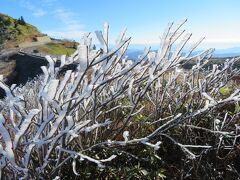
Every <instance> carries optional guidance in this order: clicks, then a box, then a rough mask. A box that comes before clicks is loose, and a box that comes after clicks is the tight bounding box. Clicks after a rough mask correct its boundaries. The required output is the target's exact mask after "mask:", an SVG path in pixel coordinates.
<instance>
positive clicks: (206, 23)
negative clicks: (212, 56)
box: [0, 0, 240, 49]
mask: <svg viewBox="0 0 240 180" xmlns="http://www.w3.org/2000/svg"><path fill="white" fill-rule="evenodd" d="M239 7H240V1H239V0H0V12H2V13H6V14H8V15H10V16H13V17H15V18H19V17H20V16H23V17H24V19H25V20H26V21H27V22H29V23H31V24H33V25H35V26H37V27H38V28H39V30H40V31H42V32H44V33H48V34H49V35H51V36H55V37H60V38H68V39H75V40H77V41H79V39H80V37H81V36H82V34H83V32H94V31H95V30H99V29H101V28H102V25H103V23H104V22H109V24H110V33H111V35H110V41H111V42H114V40H115V38H116V37H117V35H118V33H119V32H120V31H121V30H122V29H123V28H125V27H127V29H128V31H127V35H128V36H131V37H132V38H133V39H132V44H144V45H156V44H158V43H159V37H160V35H161V34H162V33H163V31H164V29H165V27H166V26H167V24H168V23H169V22H172V21H174V22H178V21H181V20H183V19H185V18H187V19H188V22H187V24H186V25H185V28H186V30H187V31H188V32H191V33H193V37H192V42H193V41H196V40H198V39H199V38H201V37H206V40H205V41H204V43H203V44H202V45H201V46H200V47H201V48H210V47H215V48H219V49H221V48H229V47H240V10H239Z"/></svg>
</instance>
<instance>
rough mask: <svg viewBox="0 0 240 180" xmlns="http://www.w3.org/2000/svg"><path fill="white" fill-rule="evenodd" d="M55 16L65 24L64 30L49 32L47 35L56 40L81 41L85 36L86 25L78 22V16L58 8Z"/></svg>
mask: <svg viewBox="0 0 240 180" xmlns="http://www.w3.org/2000/svg"><path fill="white" fill-rule="evenodd" d="M54 16H55V17H56V18H57V19H59V20H60V21H61V23H62V24H63V27H62V28H59V29H53V30H47V31H45V33H47V34H49V35H50V36H52V37H56V38H66V39H71V40H73V39H74V40H77V41H78V40H80V39H81V37H82V36H83V34H84V32H83V28H84V25H83V24H81V23H80V22H79V21H78V20H76V14H75V13H73V12H72V11H70V10H67V9H64V8H58V9H56V10H55V11H54Z"/></svg>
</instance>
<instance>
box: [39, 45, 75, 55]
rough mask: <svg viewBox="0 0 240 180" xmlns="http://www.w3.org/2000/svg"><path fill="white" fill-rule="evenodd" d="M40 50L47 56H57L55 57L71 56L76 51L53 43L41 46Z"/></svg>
mask: <svg viewBox="0 0 240 180" xmlns="http://www.w3.org/2000/svg"><path fill="white" fill-rule="evenodd" d="M39 50H40V51H41V52H44V53H46V54H55V55H63V54H66V55H71V54H72V53H74V51H75V49H74V48H70V47H65V46H64V45H62V44H53V43H49V44H46V45H43V46H40V47H39Z"/></svg>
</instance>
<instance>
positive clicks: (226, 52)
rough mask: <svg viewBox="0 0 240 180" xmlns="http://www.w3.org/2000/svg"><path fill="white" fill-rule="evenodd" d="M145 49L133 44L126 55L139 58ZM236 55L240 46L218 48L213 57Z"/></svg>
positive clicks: (154, 49)
mask: <svg viewBox="0 0 240 180" xmlns="http://www.w3.org/2000/svg"><path fill="white" fill-rule="evenodd" d="M151 49H152V51H157V50H156V49H157V48H156V47H154V48H151ZM143 50H144V46H143V45H142V46H140V45H138V46H136V47H134V46H132V47H130V48H129V49H128V50H127V53H126V55H127V56H128V58H129V59H137V57H138V56H139V55H141V54H142V53H143ZM186 51H187V49H184V50H183V53H184V52H186ZM202 51H203V50H196V51H194V52H193V54H196V53H200V52H202ZM236 56H240V47H232V48H226V49H216V50H215V51H214V52H213V57H215V58H228V57H236Z"/></svg>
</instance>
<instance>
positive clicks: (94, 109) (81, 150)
mask: <svg viewBox="0 0 240 180" xmlns="http://www.w3.org/2000/svg"><path fill="white" fill-rule="evenodd" d="M184 23H185V21H184V22H182V23H180V24H178V25H176V26H174V24H173V23H172V24H170V25H169V26H168V27H167V29H166V31H165V33H164V34H163V36H162V38H161V45H160V47H159V50H158V51H157V52H151V51H150V49H149V48H146V49H145V50H144V53H143V54H142V55H141V56H139V58H138V59H137V60H134V61H133V60H129V59H128V58H127V57H125V53H126V50H127V48H128V45H129V43H130V40H131V38H126V37H125V32H126V30H124V31H122V32H121V33H120V35H119V37H118V39H117V41H116V45H115V47H114V48H109V43H108V30H109V27H108V24H106V23H105V24H104V29H103V32H102V31H96V35H97V38H98V40H99V42H100V44H101V48H98V49H97V50H95V49H92V39H91V36H90V33H87V34H85V35H84V37H83V38H82V41H81V43H80V45H79V47H78V49H77V51H76V52H75V53H74V54H72V55H71V56H70V57H66V56H62V58H61V65H60V67H59V68H56V67H55V64H56V59H54V58H51V57H50V56H46V59H47V60H48V62H49V65H48V67H42V71H43V77H42V78H41V79H39V80H34V81H32V82H29V83H27V84H26V85H25V86H23V87H17V88H15V89H13V88H9V87H7V86H6V85H5V84H4V83H3V82H0V86H1V88H3V89H4V90H5V92H6V99H5V100H4V101H3V102H2V103H4V106H5V108H4V109H3V110H2V113H1V115H0V169H1V171H0V172H1V174H2V175H3V174H4V175H5V176H8V177H12V178H14V177H15V178H20V177H21V178H33V177H39V178H41V177H55V176H56V175H57V174H58V173H57V172H58V171H59V169H60V168H61V167H62V166H63V165H64V163H65V162H69V161H72V166H73V172H74V173H75V174H76V175H79V173H78V172H80V171H81V169H77V168H76V161H83V160H86V161H91V162H93V163H96V164H97V165H98V166H99V167H100V168H104V166H105V165H104V163H105V162H107V161H111V160H113V159H114V158H117V154H116V153H115V151H113V152H112V155H111V156H109V157H107V158H106V159H98V158H96V157H90V156H89V155H88V154H89V153H88V152H90V151H91V150H92V149H94V148H96V147H102V148H103V147H108V148H121V146H128V145H129V144H136V145H137V144H144V145H146V146H150V147H152V148H153V149H154V150H158V149H159V147H160V146H161V141H160V140H159V139H161V137H166V138H168V139H169V140H170V141H172V142H173V143H174V144H176V145H178V146H179V147H180V148H181V149H182V150H183V152H184V153H185V154H186V155H187V156H188V157H189V158H191V159H194V158H195V157H196V154H194V153H193V152H192V151H191V149H193V148H199V149H206V148H211V146H209V145H206V144H202V145H196V144H181V143H180V142H178V141H177V140H175V139H174V138H173V137H171V134H169V133H168V132H169V131H168V130H170V129H174V128H179V127H180V126H187V127H189V128H192V129H196V128H202V127H199V126H198V125H195V124H194V118H195V117H197V116H199V115H201V114H204V113H207V112H208V111H210V110H212V109H214V108H217V107H219V106H221V105H223V104H226V103H237V102H239V100H240V93H239V90H236V91H235V92H233V93H232V94H230V95H229V96H227V97H225V98H224V99H220V98H219V97H218V94H219V91H220V89H221V88H222V87H224V85H225V84H226V83H227V82H228V80H229V79H230V78H231V77H232V76H233V75H234V74H236V73H239V71H237V70H233V69H232V64H233V63H234V62H235V61H236V60H237V59H236V58H233V59H232V60H228V61H226V63H225V64H224V66H223V67H222V68H219V66H217V65H215V66H214V67H213V68H212V69H211V70H209V71H207V70H204V68H203V67H204V65H206V64H207V63H208V61H209V60H210V57H211V53H212V52H213V49H209V50H206V51H204V52H201V53H199V54H197V55H196V54H195V55H192V52H193V51H194V49H195V48H196V47H197V46H198V45H199V43H200V42H201V41H202V39H201V40H200V41H199V42H197V43H196V44H195V45H193V46H192V47H191V48H190V49H189V51H188V53H182V49H183V47H184V46H185V45H186V43H187V42H188V41H189V39H190V37H191V34H185V31H184V30H181V27H182V25H183V24H184ZM178 42H179V43H178ZM176 45H177V48H173V46H176ZM191 60H194V61H197V64H196V65H195V66H194V67H193V68H192V69H191V70H189V71H184V70H182V69H181V65H182V64H184V63H187V62H189V61H191ZM72 63H77V64H78V67H77V71H75V72H73V71H72V70H68V71H66V72H65V74H64V75H63V76H62V77H59V71H60V70H61V69H62V68H63V67H64V66H66V65H69V64H72ZM202 74H204V75H202ZM28 95H30V96H28ZM196 97H198V98H197V99H196ZM147 104H150V106H151V107H152V109H151V110H152V112H150V113H149V114H148V116H147V117H144V118H143V119H141V122H137V121H136V120H135V119H136V117H137V116H139V115H140V114H141V113H142V112H143V111H145V109H146V107H145V106H147ZM119 114H122V115H120V116H118V115H119ZM229 118H231V117H230V116H229V115H228V114H226V115H225V118H224V119H223V120H222V121H221V122H220V125H221V127H220V126H218V128H215V129H211V128H209V129H204V128H203V129H204V130H206V131H210V132H212V133H214V134H219V135H224V137H228V138H230V140H232V141H231V142H232V146H234V138H235V137H236V136H237V134H236V133H237V132H238V131H236V133H234V132H232V131H231V132H230V131H223V128H224V126H225V122H226V121H227V120H229ZM133 125H134V126H137V127H138V128H144V127H146V126H151V127H152V132H150V133H149V134H146V135H145V136H143V137H142V136H139V135H136V134H134V133H133V132H131V131H130V129H131V127H132V126H133ZM236 128H237V127H236ZM221 146H223V144H222V141H219V145H218V148H220V147H221ZM232 146H231V145H229V147H232ZM229 147H228V148H229Z"/></svg>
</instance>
